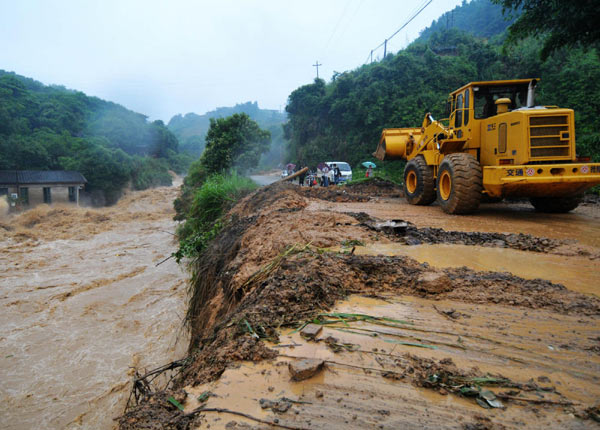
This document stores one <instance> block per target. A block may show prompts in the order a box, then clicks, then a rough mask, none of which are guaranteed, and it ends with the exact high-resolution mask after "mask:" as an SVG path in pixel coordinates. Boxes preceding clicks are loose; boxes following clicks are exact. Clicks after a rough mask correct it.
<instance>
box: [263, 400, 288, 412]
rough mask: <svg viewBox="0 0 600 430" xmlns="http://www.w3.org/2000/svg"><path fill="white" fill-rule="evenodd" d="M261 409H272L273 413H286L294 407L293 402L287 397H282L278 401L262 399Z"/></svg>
mask: <svg viewBox="0 0 600 430" xmlns="http://www.w3.org/2000/svg"><path fill="white" fill-rule="evenodd" d="M258 403H259V404H260V407H261V408H263V409H271V410H272V411H273V412H278V413H284V412H287V411H288V409H289V408H291V407H292V402H290V401H289V399H286V398H285V397H282V398H280V399H277V400H269V399H260V400H259V401H258Z"/></svg>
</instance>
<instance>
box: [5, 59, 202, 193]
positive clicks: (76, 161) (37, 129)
mask: <svg viewBox="0 0 600 430" xmlns="http://www.w3.org/2000/svg"><path fill="white" fill-rule="evenodd" d="M191 161H192V160H191V157H189V156H185V155H182V154H179V144H178V141H177V138H176V137H175V135H174V134H173V133H171V132H170V131H169V130H168V128H167V127H166V126H165V125H164V124H163V122H162V121H154V122H148V120H147V117H146V116H145V115H142V114H139V113H136V112H133V111H130V110H128V109H126V108H125V107H123V106H121V105H118V104H116V103H112V102H108V101H105V100H102V99H99V98H97V97H90V96H87V95H85V94H84V93H82V92H80V91H74V90H70V89H67V88H64V87H62V86H55V85H53V86H48V85H44V84H42V83H40V82H38V81H35V80H33V79H31V78H27V77H24V76H20V75H18V74H16V73H13V72H6V71H4V70H0V169H16V170H63V169H64V170H77V171H79V172H81V173H83V175H84V176H85V177H86V178H87V179H88V186H87V189H88V191H90V192H95V191H96V192H97V191H99V192H101V193H100V195H98V193H96V195H97V196H98V202H108V203H112V202H114V201H116V199H117V198H118V196H119V194H120V191H121V189H122V188H123V187H124V186H125V185H126V184H127V183H131V184H132V186H133V187H134V188H136V189H144V188H147V187H150V186H155V185H164V184H170V183H171V178H170V176H169V174H168V170H169V169H173V170H175V171H178V172H183V171H184V170H185V169H186V168H187V166H188V165H189V163H190V162H191Z"/></svg>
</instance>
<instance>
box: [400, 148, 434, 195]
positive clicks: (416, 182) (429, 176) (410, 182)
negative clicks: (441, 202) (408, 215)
mask: <svg viewBox="0 0 600 430" xmlns="http://www.w3.org/2000/svg"><path fill="white" fill-rule="evenodd" d="M404 195H405V196H406V200H408V203H410V204H411V205H421V206H426V205H429V204H431V203H433V202H434V201H435V186H434V180H433V167H431V166H428V165H427V162H425V158H423V156H422V155H419V156H417V157H415V158H413V159H412V160H410V161H409V162H408V163H407V164H406V167H405V168H404Z"/></svg>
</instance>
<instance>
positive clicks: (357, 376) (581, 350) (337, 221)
mask: <svg viewBox="0 0 600 430" xmlns="http://www.w3.org/2000/svg"><path fill="white" fill-rule="evenodd" d="M399 193H400V190H399V189H397V188H396V187H394V186H392V185H391V184H388V183H379V182H376V181H375V182H372V183H370V184H361V185H357V186H348V187H338V188H330V189H319V188H313V189H301V188H300V187H297V186H294V185H291V184H273V185H271V186H268V187H264V188H262V189H261V190H259V191H257V192H256V193H254V194H252V195H251V196H249V197H247V198H246V199H244V200H242V201H241V202H240V203H239V204H238V205H237V206H236V207H234V208H233V210H232V211H231V212H230V213H229V216H230V217H231V218H230V219H231V220H232V222H231V223H229V224H228V226H227V227H226V228H225V229H224V230H223V232H222V233H221V235H220V237H219V238H218V239H217V240H216V241H215V242H213V244H212V245H211V247H210V248H209V250H208V253H207V254H205V257H204V258H203V259H202V261H199V262H198V263H197V265H196V270H197V271H198V274H199V276H198V277H197V278H196V279H197V281H196V282H195V284H194V286H193V287H194V290H193V295H192V297H191V302H190V304H191V316H192V321H191V322H192V330H191V333H190V336H191V339H190V348H189V351H190V353H191V355H190V360H189V363H188V365H187V366H185V367H184V368H183V369H182V372H181V375H180V377H179V378H178V379H177V380H176V383H175V384H174V385H173V386H171V387H169V388H168V389H167V390H166V391H164V390H162V389H161V387H159V386H156V387H154V391H153V392H152V393H149V394H147V397H146V398H145V399H144V401H143V402H141V404H140V405H139V406H138V407H137V408H133V409H131V410H129V411H128V413H127V414H126V415H125V416H123V417H121V419H120V426H121V428H122V429H134V428H147V426H152V425H159V426H162V427H163V428H194V429H195V428H209V426H210V428H211V429H214V428H227V429H236V428H239V429H248V428H261V429H262V428H277V427H279V428H287V429H330V428H356V429H364V428H382V429H383V428H388V429H396V428H456V429H508V428H511V429H512V428H515V429H516V428H539V427H542V426H544V427H548V428H572V429H579V428H581V429H584V428H598V420H600V415H599V414H600V410H599V409H598V406H599V405H598V404H599V400H598V399H600V388H598V387H599V386H600V377H599V375H600V356H599V353H600V325H599V322H600V321H599V320H600V298H599V296H600V270H599V268H598V261H599V256H600V243H599V242H598V224H599V221H600V213H599V211H598V206H595V205H589V206H582V207H581V208H579V209H577V210H576V211H575V212H574V213H573V214H570V215H542V214H537V213H535V212H533V210H532V209H530V208H528V207H527V206H525V205H523V204H503V205H500V206H498V205H494V206H492V205H487V206H484V207H483V208H482V211H481V212H480V213H478V214H476V215H472V216H468V217H451V216H447V215H444V214H443V213H442V212H441V211H440V210H439V208H437V207H426V208H422V207H413V206H409V205H407V204H406V203H405V202H404V201H403V200H399V199H398V194H399ZM390 219H401V220H404V221H406V224H402V225H401V224H400V223H397V224H396V225H397V226H400V225H401V228H397V229H395V228H389V226H387V227H385V225H384V226H383V227H382V224H381V223H382V222H383V221H386V220H390ZM307 324H311V325H307ZM309 328H310V329H309ZM170 397H172V398H173V399H174V400H176V401H177V402H179V404H181V405H182V407H183V411H180V410H179V409H178V408H177V407H175V406H174V405H173V403H172V402H170V401H168V399H169V398H170Z"/></svg>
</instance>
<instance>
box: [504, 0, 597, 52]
mask: <svg viewBox="0 0 600 430" xmlns="http://www.w3.org/2000/svg"><path fill="white" fill-rule="evenodd" d="M492 1H493V2H494V3H496V4H500V5H502V9H503V12H505V13H509V14H511V13H512V14H513V15H517V16H518V17H517V19H516V21H515V22H513V24H512V25H511V26H510V27H509V28H508V31H509V33H508V39H507V42H508V43H509V44H515V43H516V42H518V41H519V40H522V39H525V38H527V37H529V36H533V37H539V38H541V39H542V40H543V46H542V50H541V52H540V54H541V56H542V59H544V60H545V59H547V58H548V57H549V56H550V54H551V53H552V52H555V51H556V50H558V49H560V48H563V47H577V46H584V47H587V46H598V43H599V42H600V26H599V25H598V22H599V21H600V7H598V4H597V3H596V2H594V1H590V0H569V1H558V0H492Z"/></svg>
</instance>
